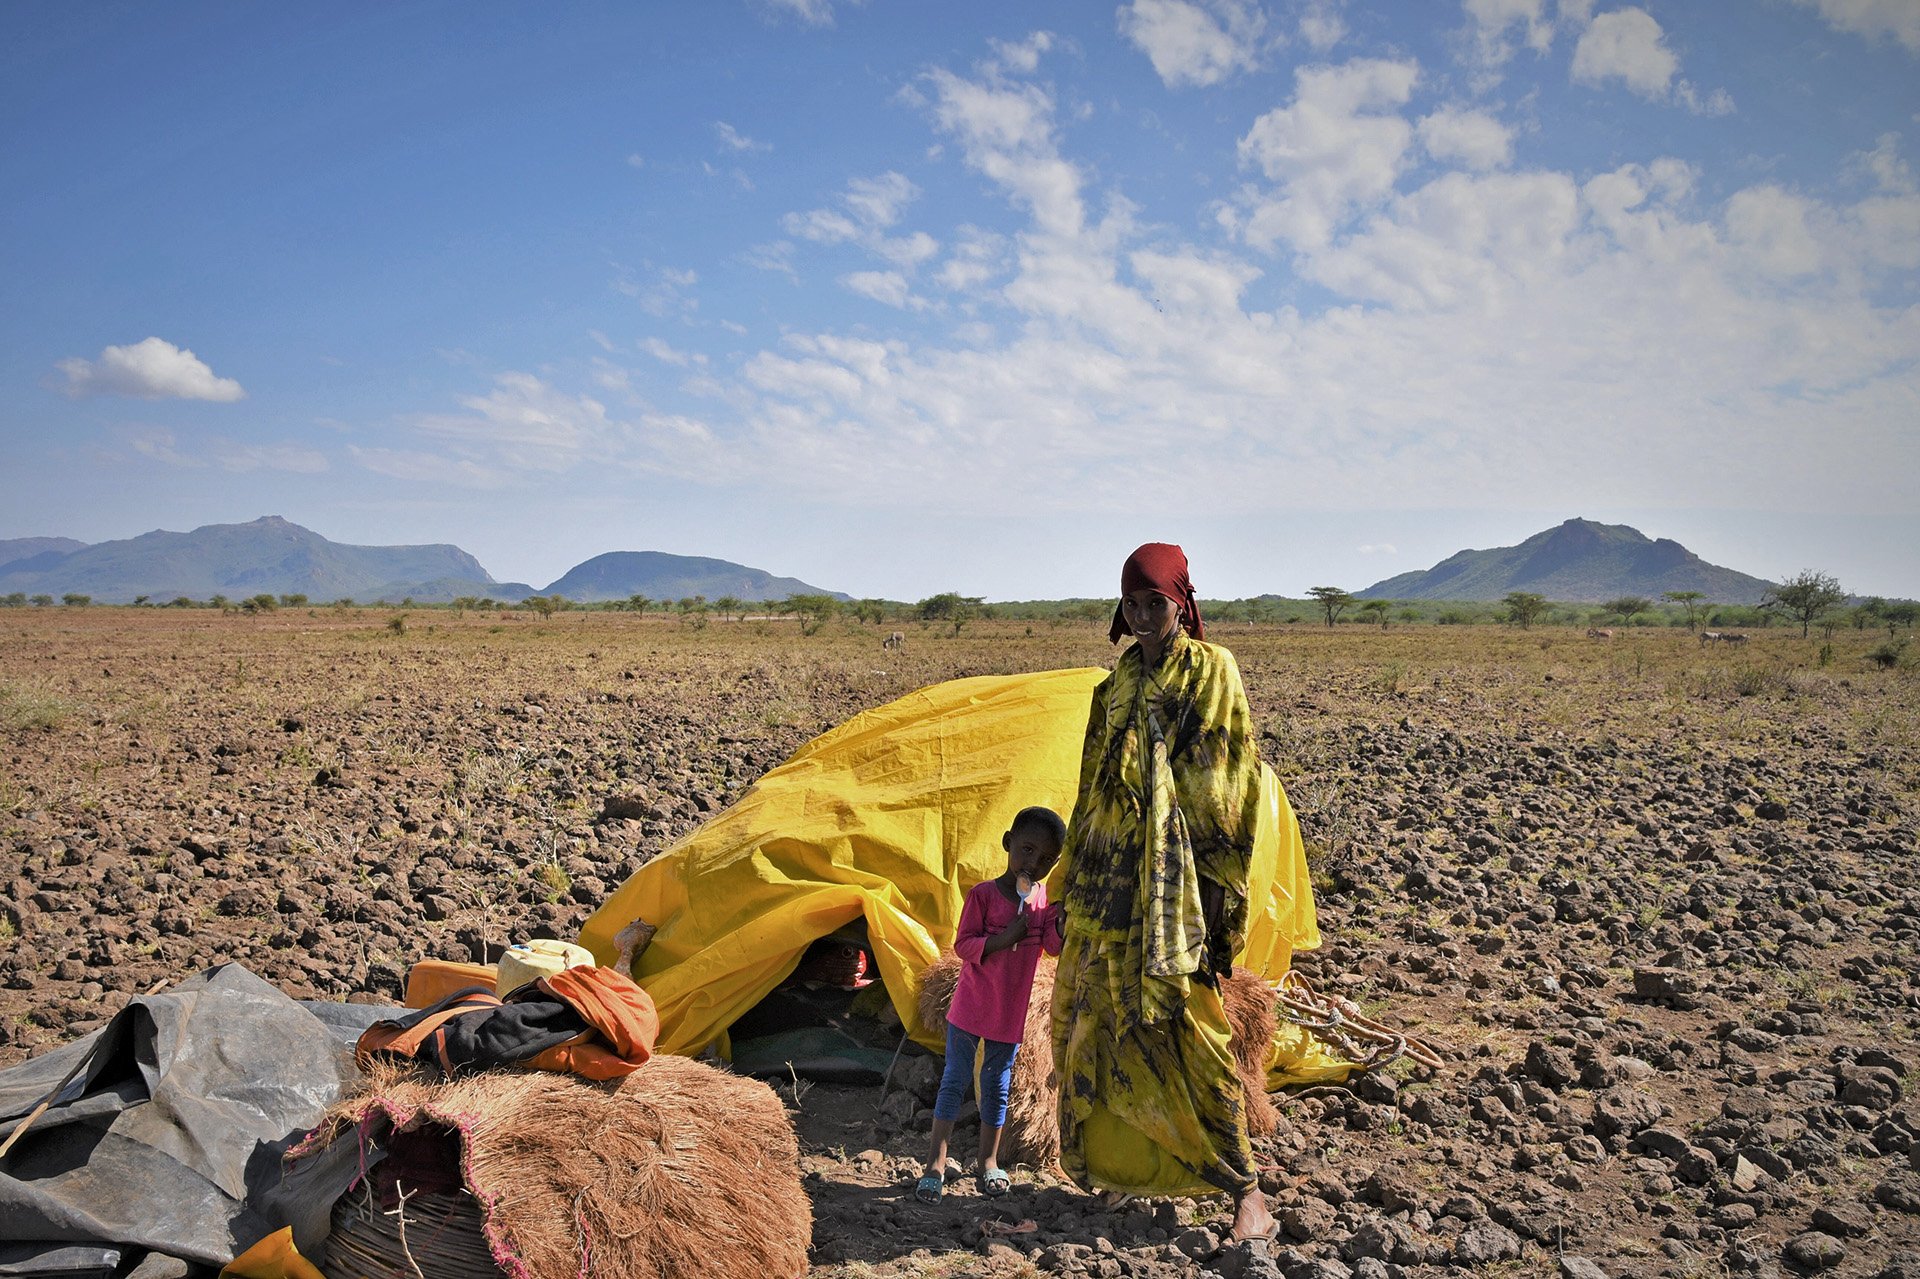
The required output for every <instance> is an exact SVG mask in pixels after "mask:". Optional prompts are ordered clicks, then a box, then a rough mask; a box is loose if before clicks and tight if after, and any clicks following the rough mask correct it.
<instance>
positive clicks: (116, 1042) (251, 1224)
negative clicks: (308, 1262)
mask: <svg viewBox="0 0 1920 1279" xmlns="http://www.w3.org/2000/svg"><path fill="white" fill-rule="evenodd" d="M391 1014H392V1010H391V1009H387V1008H379V1007H373V1006H362V1005H320V1004H309V1005H303V1004H302V1003H300V1002H298V1001H296V1000H293V999H291V998H289V997H288V996H286V995H285V994H283V993H282V992H281V991H279V990H277V989H275V988H274V987H273V986H271V985H269V984H268V983H267V982H265V981H262V980H261V979H260V978H258V977H256V976H254V975H253V974H252V973H250V972H248V971H247V970H246V969H245V968H242V967H240V966H239V965H238V964H223V965H220V966H218V967H215V968H210V969H208V970H206V971H205V972H202V973H199V974H196V975H195V976H193V977H189V978H187V979H186V980H185V981H182V982H181V983H180V984H179V985H177V986H174V987H173V988H172V989H170V990H167V991H164V992H162V993H160V994H156V995H145V996H140V997H137V998H135V999H134V1000H132V1001H131V1002H130V1003H129V1004H128V1005H127V1007H126V1008H125V1009H123V1010H121V1012H120V1013H119V1014H118V1015H116V1016H115V1017H114V1018H113V1019H112V1020H111V1021H110V1022H108V1023H107V1024H106V1025H105V1026H103V1027H102V1028H101V1029H100V1030H98V1031H96V1032H94V1033H93V1034H91V1035H88V1036H87V1037H85V1038H83V1039H81V1040H78V1041H76V1042H75V1043H72V1044H68V1045H66V1046H65V1047H63V1048H60V1049H57V1050H56V1051H54V1052H50V1053H48V1054H46V1055H45V1056H42V1057H37V1058H35V1059H33V1060H32V1061H28V1062H24V1063H22V1064H20V1065H18V1066H14V1067H12V1068H10V1069H7V1070H4V1071H0V1140H3V1139H4V1138H5V1137H6V1136H7V1135H9V1134H11V1133H12V1131H13V1130H14V1128H15V1127H17V1126H18V1125H19V1123H20V1122H21V1120H22V1119H24V1118H25V1117H26V1116H27V1114H28V1113H29V1112H30V1111H32V1110H33V1108H34V1107H35V1106H36V1105H38V1104H39V1102H40V1101H41V1100H42V1099H44V1098H45V1097H46V1095H47V1094H48V1092H49V1091H50V1090H52V1089H53V1088H54V1087H55V1086H56V1085H58V1084H59V1082H60V1080H61V1079H62V1078H63V1077H64V1076H65V1075H66V1074H67V1072H68V1071H69V1070H70V1069H72V1068H73V1067H74V1065H75V1063H76V1062H81V1061H84V1063H85V1064H84V1065H83V1066H82V1067H81V1069H80V1070H79V1072H78V1073H77V1074H76V1075H75V1077H74V1079H73V1081H72V1082H71V1083H70V1084H68V1086H67V1087H66V1088H64V1089H62V1090H61V1094H60V1096H59V1097H57V1098H56V1099H55V1102H54V1104H53V1105H52V1106H51V1107H49V1109H48V1110H47V1111H46V1113H44V1114H42V1115H41V1116H40V1117H39V1118H38V1119H36V1120H34V1121H33V1124H32V1127H31V1128H29V1129H28V1131H27V1132H26V1134H25V1135H24V1136H23V1137H22V1138H21V1139H20V1141H19V1143H18V1144H17V1145H15V1147H14V1148H13V1149H12V1150H11V1151H10V1152H8V1154H7V1156H6V1159H5V1161H4V1162H0V1240H4V1241H7V1244H8V1245H9V1246H8V1247H7V1248H6V1250H5V1252H4V1253H0V1275H4V1276H13V1275H21V1276H29V1275H30V1276H34V1279H54V1277H56V1276H67V1275H71V1276H76V1277H78V1276H82V1275H86V1274H96V1273H110V1272H112V1271H113V1270H116V1269H123V1268H124V1266H125V1265H126V1263H128V1262H131V1261H135V1260H137V1259H140V1258H141V1257H142V1256H143V1254H147V1253H158V1254H163V1255H165V1256H168V1257H175V1258H179V1259H181V1260H183V1261H187V1262H191V1263H194V1264H195V1265H198V1266H210V1267H218V1266H221V1265H224V1264H225V1263H226V1262H227V1261H229V1260H231V1259H232V1258H233V1256H234V1255H235V1254H237V1253H238V1252H240V1251H242V1250H244V1249H245V1248H247V1247H249V1246H250V1245H252V1244H253V1243H254V1242H255V1241H257V1240H258V1239H260V1238H262V1237H264V1236H265V1235H267V1234H269V1233H271V1232H272V1231H273V1230H275V1229H278V1228H279V1227H280V1226H281V1225H283V1224H286V1223H285V1221H284V1220H283V1219H280V1214H279V1213H278V1212H276V1211H275V1210H274V1209H273V1208H271V1207H269V1206H268V1203H269V1200H270V1199H271V1198H273V1197H274V1195H275V1192H276V1191H277V1190H278V1189H279V1187H280V1182H281V1165H280V1160H281V1156H282V1154H284V1153H285V1151H286V1149H287V1148H288V1147H289V1146H290V1145H292V1144H293V1143H294V1142H295V1141H297V1140H299V1138H300V1137H301V1136H303V1135H304V1134H305V1133H306V1132H307V1130H308V1129H309V1128H311V1127H312V1126H313V1125H314V1124H316V1123H317V1122H318V1121H319V1119H320V1117H321V1115H322V1114H323V1113H324V1112H325V1111H326V1109H327V1107H328V1106H330V1105H332V1104H333V1103H334V1102H335V1101H337V1100H339V1098H340V1097H341V1095H342V1093H343V1092H344V1090H345V1089H347V1088H349V1087H351V1086H352V1084H353V1083H354V1081H355V1080H357V1078H358V1072H357V1071H356V1069H355V1067H354V1065H353V1059H352V1042H353V1039H354V1037H356V1036H357V1035H358V1034H359V1031H360V1029H362V1028H364V1027H365V1026H366V1025H368V1024H370V1023H371V1022H373V1021H375V1020H378V1019H379V1018H380V1017H382V1016H389V1015H391ZM87 1246H91V1248H92V1250H93V1251H92V1252H88V1251H87ZM108 1253H117V1254H119V1255H116V1256H112V1257H108V1256H106V1255H105V1254H108ZM94 1267H104V1269H96V1268H94Z"/></svg>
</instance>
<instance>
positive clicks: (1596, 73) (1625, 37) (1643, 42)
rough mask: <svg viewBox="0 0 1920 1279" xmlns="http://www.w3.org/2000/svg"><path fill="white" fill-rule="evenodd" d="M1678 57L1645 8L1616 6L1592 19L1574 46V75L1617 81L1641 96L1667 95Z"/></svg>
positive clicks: (1586, 80) (1578, 78)
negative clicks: (1609, 11)
mask: <svg viewBox="0 0 1920 1279" xmlns="http://www.w3.org/2000/svg"><path fill="white" fill-rule="evenodd" d="M1679 71H1680V59H1679V58H1678V57H1677V56H1675V54H1674V52H1673V50H1672V49H1669V48H1668V47H1667V41H1666V33H1665V32H1664V31H1662V30H1661V29H1660V24H1659V23H1658V22H1656V21H1655V20H1654V18H1653V15H1652V14H1650V13H1648V12H1647V11H1646V10H1645V9H1615V10H1614V11H1612V12H1611V13H1603V14H1601V15H1600V16H1599V17H1597V18H1595V19H1594V20H1593V25H1592V26H1590V27H1588V28H1587V29H1586V31H1584V32H1582V33H1581V36H1580V43H1579V44H1577V45H1575V46H1574V49H1573V78H1574V79H1575V80H1576V81H1578V82H1579V83H1581V84H1591V85H1599V84H1604V83H1605V82H1606V81H1608V80H1616V79H1617V80H1620V81H1622V82H1624V83H1625V84H1626V86H1627V87H1628V88H1629V89H1631V90H1633V91H1634V92H1635V93H1637V94H1639V95H1640V96H1641V97H1643V98H1653V99H1662V98H1664V97H1666V95H1667V90H1668V88H1669V86H1671V85H1672V84H1673V78H1674V76H1675V75H1677V74H1678V73H1679Z"/></svg>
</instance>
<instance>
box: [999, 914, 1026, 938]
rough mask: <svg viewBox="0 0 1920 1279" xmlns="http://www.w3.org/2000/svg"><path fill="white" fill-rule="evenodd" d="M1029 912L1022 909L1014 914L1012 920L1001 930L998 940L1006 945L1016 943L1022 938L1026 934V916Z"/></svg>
mask: <svg viewBox="0 0 1920 1279" xmlns="http://www.w3.org/2000/svg"><path fill="white" fill-rule="evenodd" d="M1031 913H1032V912H1031V911H1025V910H1023V911H1020V912H1019V913H1018V914H1016V915H1015V916H1014V917H1013V922H1012V923H1011V924H1008V925H1007V926H1006V927H1005V928H1004V929H1002V930H1001V933H1000V940H1001V941H1002V942H1003V943H1004V944H1006V945H1008V946H1013V945H1016V944H1018V943H1019V942H1021V941H1022V940H1024V939H1025V938H1026V935H1027V917H1028V916H1029V915H1030V914H1031Z"/></svg>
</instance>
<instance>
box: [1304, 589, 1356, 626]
mask: <svg viewBox="0 0 1920 1279" xmlns="http://www.w3.org/2000/svg"><path fill="white" fill-rule="evenodd" d="M1307 594H1309V595H1311V596H1312V597H1313V598H1314V599H1316V600H1318V601H1320V611H1321V612H1322V613H1323V614H1325V615H1326V619H1327V625H1328V626H1332V625H1333V624H1334V623H1335V622H1337V621H1339V620H1340V614H1342V613H1344V612H1346V611H1347V609H1348V608H1349V607H1350V606H1351V605H1352V604H1353V596H1352V595H1350V594H1348V593H1347V592H1346V591H1343V590H1341V589H1340V588H1339V587H1337V586H1314V587H1309V588H1308V590H1307Z"/></svg>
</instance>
